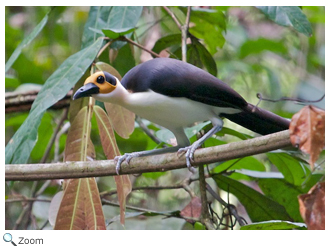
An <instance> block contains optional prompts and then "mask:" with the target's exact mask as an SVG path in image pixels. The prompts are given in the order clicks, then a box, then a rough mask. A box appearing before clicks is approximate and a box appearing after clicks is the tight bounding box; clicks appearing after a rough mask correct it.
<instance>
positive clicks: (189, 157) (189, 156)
mask: <svg viewBox="0 0 330 246" xmlns="http://www.w3.org/2000/svg"><path fill="white" fill-rule="evenodd" d="M222 126H223V123H222V120H221V124H217V125H214V126H213V128H212V129H211V130H209V131H208V132H207V133H206V134H205V135H204V136H203V137H201V138H200V139H198V140H197V141H196V142H194V143H193V144H192V145H190V146H188V147H184V148H180V149H179V150H178V153H182V152H185V153H186V163H187V167H188V169H189V170H190V171H191V172H193V173H194V172H195V169H194V167H192V166H191V162H192V161H193V160H194V153H195V151H196V149H198V147H199V146H201V145H202V144H203V143H204V142H205V141H206V140H207V139H208V138H210V137H211V136H212V135H213V134H215V133H217V132H218V131H220V130H221V129H222Z"/></svg>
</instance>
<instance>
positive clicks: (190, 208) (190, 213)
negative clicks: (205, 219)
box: [180, 196, 202, 223]
mask: <svg viewBox="0 0 330 246" xmlns="http://www.w3.org/2000/svg"><path fill="white" fill-rule="evenodd" d="M201 212H202V201H201V199H200V198H199V197H197V196H195V197H193V198H192V199H191V201H190V202H189V203H188V205H187V206H185V207H184V209H182V210H181V212H180V215H181V216H183V217H187V218H194V219H196V220H198V219H199V217H200V215H201ZM187 221H188V222H189V223H193V222H194V220H190V219H187Z"/></svg>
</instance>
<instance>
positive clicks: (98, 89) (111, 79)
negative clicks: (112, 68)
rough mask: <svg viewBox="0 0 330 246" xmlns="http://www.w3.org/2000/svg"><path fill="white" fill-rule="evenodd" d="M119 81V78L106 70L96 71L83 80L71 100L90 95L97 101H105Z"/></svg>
mask: <svg viewBox="0 0 330 246" xmlns="http://www.w3.org/2000/svg"><path fill="white" fill-rule="evenodd" d="M119 83H120V82H119V80H118V79H117V78H116V77H115V76H113V75H111V74H110V73H108V72H105V71H100V72H96V73H94V74H92V75H91V76H89V77H88V78H87V79H86V80H85V83H84V85H83V86H82V87H80V88H79V89H78V90H77V91H76V93H75V94H74V95H73V100H75V99H78V98H81V97H89V96H92V97H94V98H95V99H97V100H99V101H107V100H106V99H107V98H110V97H111V94H113V92H114V91H115V89H116V88H117V85H118V84H119Z"/></svg>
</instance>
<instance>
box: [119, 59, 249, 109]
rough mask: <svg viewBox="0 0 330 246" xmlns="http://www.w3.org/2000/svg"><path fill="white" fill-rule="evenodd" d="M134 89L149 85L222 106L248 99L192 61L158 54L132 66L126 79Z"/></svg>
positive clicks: (168, 93) (242, 104)
mask: <svg viewBox="0 0 330 246" xmlns="http://www.w3.org/2000/svg"><path fill="white" fill-rule="evenodd" d="M121 82H122V84H123V86H124V87H125V88H126V89H128V90H131V91H133V92H142V91H147V90H149V89H151V90H153V91H155V92H157V93H160V94H163V95H166V96H169V97H186V98H189V99H191V100H194V101H198V102H202V103H205V104H209V105H212V106H218V107H232V108H244V107H245V106H247V102H246V101H245V100H244V99H243V98H242V97H241V96H240V95H239V94H238V93H237V92H236V91H235V90H233V89H232V88H230V87H229V86H228V85H227V84H225V83H224V82H222V81H221V80H219V79H218V78H216V77H214V76H213V75H211V74H209V73H208V72H206V71H204V70H202V69H200V68H197V67H195V66H193V65H191V64H188V63H185V62H182V61H179V60H175V59H171V58H156V59H153V60H150V61H147V62H144V63H142V64H140V65H138V66H136V67H134V68H132V69H131V70H130V71H129V72H128V73H127V74H126V75H125V76H124V77H123V79H122V81H121Z"/></svg>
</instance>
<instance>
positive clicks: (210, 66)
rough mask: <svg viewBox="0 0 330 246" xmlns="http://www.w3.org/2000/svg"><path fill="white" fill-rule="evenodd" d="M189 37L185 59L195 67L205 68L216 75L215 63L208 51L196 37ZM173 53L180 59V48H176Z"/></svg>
mask: <svg viewBox="0 0 330 246" xmlns="http://www.w3.org/2000/svg"><path fill="white" fill-rule="evenodd" d="M190 39H191V42H192V43H191V44H188V45H187V61H188V62H189V63H191V64H193V65H194V66H196V67H199V68H206V69H207V71H208V72H209V73H210V74H212V75H214V76H217V72H218V70H217V65H216V63H215V61H214V59H213V57H212V55H211V54H210V52H209V51H208V50H207V49H206V48H205V47H204V45H202V44H201V43H200V42H199V41H198V39H197V38H195V37H191V38H190ZM175 55H176V56H177V57H179V58H180V59H181V57H182V52H181V49H180V50H179V49H178V50H177V51H176V52H175Z"/></svg>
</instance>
